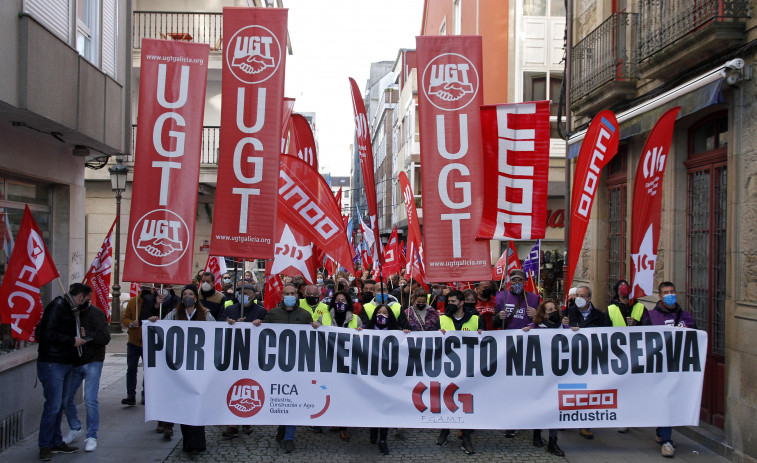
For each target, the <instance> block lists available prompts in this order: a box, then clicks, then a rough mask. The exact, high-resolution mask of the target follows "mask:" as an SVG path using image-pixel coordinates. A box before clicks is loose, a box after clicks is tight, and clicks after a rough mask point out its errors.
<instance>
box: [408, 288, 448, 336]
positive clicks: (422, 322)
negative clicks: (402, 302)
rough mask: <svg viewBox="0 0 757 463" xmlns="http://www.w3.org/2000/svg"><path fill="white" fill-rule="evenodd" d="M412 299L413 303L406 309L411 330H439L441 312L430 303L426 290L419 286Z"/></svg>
mask: <svg viewBox="0 0 757 463" xmlns="http://www.w3.org/2000/svg"><path fill="white" fill-rule="evenodd" d="M410 300H411V301H412V303H413V304H412V305H411V306H410V307H408V308H407V310H406V311H405V315H407V321H408V324H409V325H410V331H439V328H440V327H439V312H437V311H436V309H434V308H433V307H431V306H430V305H428V293H426V290H424V289H423V288H420V287H419V288H418V289H416V290H415V292H413V297H412V298H411V299H410Z"/></svg>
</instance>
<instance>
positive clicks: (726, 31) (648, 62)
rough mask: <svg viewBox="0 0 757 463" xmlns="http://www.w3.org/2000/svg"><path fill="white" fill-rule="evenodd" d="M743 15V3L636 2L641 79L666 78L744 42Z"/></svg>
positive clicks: (696, 0) (694, 0)
mask: <svg viewBox="0 0 757 463" xmlns="http://www.w3.org/2000/svg"><path fill="white" fill-rule="evenodd" d="M748 17H749V2H748V0H641V1H640V3H639V43H638V56H639V72H640V74H641V77H643V78H660V77H668V78H669V77H671V76H673V75H676V74H679V73H682V72H684V71H686V70H687V69H691V68H693V67H695V66H697V65H699V64H702V63H703V62H705V61H707V60H710V59H712V58H713V57H714V56H718V55H719V54H721V53H723V52H724V51H726V50H728V49H730V48H732V47H734V46H736V45H738V44H740V43H743V41H744V38H745V33H744V29H745V20H746V19H747V18H748Z"/></svg>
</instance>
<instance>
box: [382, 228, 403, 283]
mask: <svg viewBox="0 0 757 463" xmlns="http://www.w3.org/2000/svg"><path fill="white" fill-rule="evenodd" d="M398 241H399V237H398V236H397V226H396V225H395V226H394V230H392V234H391V236H390V237H389V241H388V242H387V243H386V247H385V248H384V272H385V273H386V274H387V275H394V274H395V273H400V270H401V269H402V267H401V266H400V247H399V242H398Z"/></svg>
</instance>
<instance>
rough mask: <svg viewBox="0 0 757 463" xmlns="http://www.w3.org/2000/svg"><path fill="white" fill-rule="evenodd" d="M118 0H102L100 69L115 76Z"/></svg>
mask: <svg viewBox="0 0 757 463" xmlns="http://www.w3.org/2000/svg"><path fill="white" fill-rule="evenodd" d="M117 47H118V0H103V48H102V50H103V51H102V57H103V59H102V71H103V72H104V73H105V74H108V75H109V76H111V77H113V78H114V79H115V78H116V64H117V56H118V49H117Z"/></svg>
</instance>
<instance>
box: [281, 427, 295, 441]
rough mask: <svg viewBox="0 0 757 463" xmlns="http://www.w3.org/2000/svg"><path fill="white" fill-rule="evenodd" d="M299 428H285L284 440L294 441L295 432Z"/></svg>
mask: <svg viewBox="0 0 757 463" xmlns="http://www.w3.org/2000/svg"><path fill="white" fill-rule="evenodd" d="M295 431H297V426H284V440H294V432H295Z"/></svg>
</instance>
